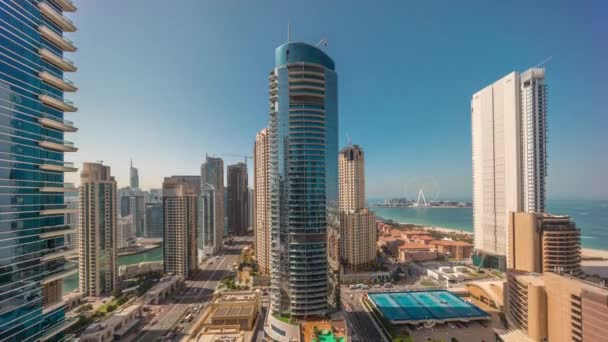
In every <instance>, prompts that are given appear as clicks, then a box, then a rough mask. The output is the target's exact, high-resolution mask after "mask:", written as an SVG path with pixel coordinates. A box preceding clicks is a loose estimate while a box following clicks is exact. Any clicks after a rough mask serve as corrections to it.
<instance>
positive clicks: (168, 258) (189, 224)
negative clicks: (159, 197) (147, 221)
mask: <svg viewBox="0 0 608 342" xmlns="http://www.w3.org/2000/svg"><path fill="white" fill-rule="evenodd" d="M199 193H200V177H199V176H172V177H165V180H164V182H163V211H164V238H163V253H164V254H163V255H164V258H163V261H164V268H165V273H172V274H173V275H176V276H182V277H184V278H188V276H189V275H190V273H191V272H192V271H194V270H195V269H196V268H197V252H198V251H197V246H196V227H197V221H198V216H197V215H198V205H197V202H198V196H199Z"/></svg>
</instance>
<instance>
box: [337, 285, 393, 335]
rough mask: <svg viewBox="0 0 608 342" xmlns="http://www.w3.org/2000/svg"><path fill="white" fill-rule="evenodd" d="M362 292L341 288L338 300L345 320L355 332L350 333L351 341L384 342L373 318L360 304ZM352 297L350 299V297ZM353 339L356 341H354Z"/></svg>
mask: <svg viewBox="0 0 608 342" xmlns="http://www.w3.org/2000/svg"><path fill="white" fill-rule="evenodd" d="M363 293H364V291H359V290H355V291H351V290H350V289H349V288H348V287H346V286H342V287H341V294H340V296H341V297H340V298H341V299H342V306H343V307H344V313H345V314H346V319H347V320H348V321H349V322H350V323H351V326H352V327H353V328H354V330H355V331H353V332H352V336H353V340H359V341H379V342H380V341H386V338H385V337H384V335H383V334H382V333H381V332H380V331H379V330H378V328H376V325H374V322H373V321H372V320H373V318H372V317H371V316H370V314H369V313H368V312H367V311H366V310H365V308H364V307H363V305H362V304H361V302H360V300H359V299H360V298H361V295H362V294H363ZM351 295H352V298H350V296H351ZM355 337H356V338H357V339H355Z"/></svg>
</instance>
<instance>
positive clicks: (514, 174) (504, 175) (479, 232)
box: [471, 68, 547, 269]
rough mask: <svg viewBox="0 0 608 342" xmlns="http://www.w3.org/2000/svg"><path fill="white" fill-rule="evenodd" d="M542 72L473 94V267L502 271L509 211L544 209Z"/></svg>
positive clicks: (500, 82) (514, 74)
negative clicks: (474, 264) (475, 264)
mask: <svg viewBox="0 0 608 342" xmlns="http://www.w3.org/2000/svg"><path fill="white" fill-rule="evenodd" d="M544 75H545V72H544V69H538V68H533V69H530V70H528V71H526V72H524V73H523V74H519V73H518V72H512V73H510V74H509V75H507V76H505V77H503V78H502V79H500V80H498V81H496V82H495V83H493V84H492V85H490V86H488V87H486V88H484V89H482V90H480V91H479V92H477V93H475V94H474V95H473V98H472V100H471V122H472V125H471V126H472V142H473V226H474V230H475V248H476V250H477V252H478V253H477V255H476V256H475V257H474V261H475V262H476V263H481V262H483V263H484V265H485V266H488V267H498V268H501V269H505V268H506V264H507V260H506V258H507V257H508V256H507V250H508V246H507V244H508V243H507V242H508V237H507V232H508V226H509V214H510V213H512V212H543V211H544V209H545V177H546V174H547V169H546V159H547V151H546V140H547V135H546V127H547V123H546V114H547V113H546V105H547V103H546V97H545V87H546V86H545V82H544Z"/></svg>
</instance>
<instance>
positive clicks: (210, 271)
mask: <svg viewBox="0 0 608 342" xmlns="http://www.w3.org/2000/svg"><path fill="white" fill-rule="evenodd" d="M243 247H244V245H235V246H233V247H231V248H230V249H227V250H226V252H225V253H224V255H223V256H221V257H220V259H219V260H215V261H214V262H213V263H205V264H204V265H203V266H202V267H201V268H200V269H199V270H198V271H197V272H196V273H195V274H194V275H193V277H192V279H191V280H187V281H186V289H185V290H184V291H182V292H181V293H182V295H180V294H178V295H177V296H175V298H174V300H175V301H177V302H176V303H173V304H171V305H170V306H169V308H168V309H165V310H164V311H163V312H162V313H161V314H160V315H159V317H158V318H157V319H156V320H155V322H156V324H154V325H148V326H145V327H144V328H143V329H142V330H141V332H140V335H139V338H138V340H137V341H139V342H148V341H156V340H158V339H159V338H160V337H162V336H163V335H164V334H166V333H167V332H169V331H170V330H172V329H173V328H174V327H175V326H176V325H177V324H179V323H180V320H181V319H182V317H183V316H184V315H185V314H186V313H187V312H188V311H189V310H190V309H192V308H193V307H194V306H196V305H198V304H205V303H206V302H207V301H208V299H209V298H210V297H211V296H212V295H213V291H214V290H215V288H216V287H217V284H218V283H219V281H220V280H221V279H222V278H223V277H225V276H226V275H228V274H229V273H230V271H231V270H232V264H233V263H235V262H237V260H238V257H239V254H240V251H241V249H242V248H243ZM184 292H185V293H184ZM201 313H202V310H201ZM199 314H200V313H199ZM192 321H196V319H193V320H192ZM189 325H190V323H187V322H184V323H183V324H182V325H181V327H182V328H183V330H184V331H186V330H187V329H188V328H189Z"/></svg>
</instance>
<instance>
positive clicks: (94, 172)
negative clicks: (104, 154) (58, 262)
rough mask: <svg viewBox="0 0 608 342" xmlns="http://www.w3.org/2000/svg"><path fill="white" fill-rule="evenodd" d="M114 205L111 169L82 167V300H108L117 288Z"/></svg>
mask: <svg viewBox="0 0 608 342" xmlns="http://www.w3.org/2000/svg"><path fill="white" fill-rule="evenodd" d="M116 205H117V200H116V181H115V180H114V177H112V175H111V174H110V167H109V166H104V165H101V164H98V163H84V164H83V166H82V173H81V174H80V198H79V201H78V207H79V208H78V221H79V222H78V260H79V268H80V272H79V276H80V279H79V289H80V292H82V293H83V295H84V296H93V297H99V296H102V295H103V296H109V295H110V294H111V293H112V290H114V288H115V287H116V278H117V276H118V269H117V263H116V262H117V257H118V253H117V252H116V249H117V237H118V236H117V234H116V224H117V220H116V217H117V214H118V210H117V207H116Z"/></svg>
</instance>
